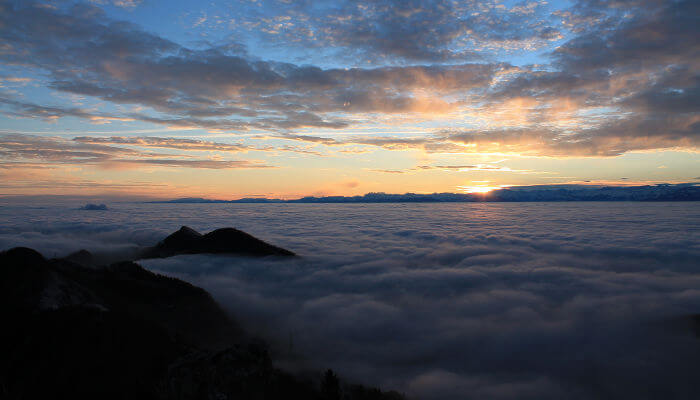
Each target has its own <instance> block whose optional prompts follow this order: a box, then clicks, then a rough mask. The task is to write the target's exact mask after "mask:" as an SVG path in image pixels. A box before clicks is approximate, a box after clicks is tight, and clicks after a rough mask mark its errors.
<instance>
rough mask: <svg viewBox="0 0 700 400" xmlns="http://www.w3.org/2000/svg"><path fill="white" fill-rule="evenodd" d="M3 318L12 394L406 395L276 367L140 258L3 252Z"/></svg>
mask: <svg viewBox="0 0 700 400" xmlns="http://www.w3.org/2000/svg"><path fill="white" fill-rule="evenodd" d="M73 257H74V258H75V257H78V258H79V260H85V259H89V253H87V252H82V253H79V254H77V255H73ZM0 312H1V313H2V319H3V329H0V354H2V357H0V398H2V399H45V398H70V399H234V398H235V399H340V398H341V394H342V398H344V399H398V398H401V396H399V395H398V394H396V393H383V392H381V391H379V390H376V389H366V388H364V387H361V386H348V385H341V384H340V383H339V382H338V380H337V378H336V377H335V375H334V374H332V373H328V374H326V376H325V377H324V378H323V379H321V378H319V379H315V380H314V379H300V378H298V377H295V376H293V375H291V374H288V373H285V372H283V371H281V370H279V369H277V368H275V367H274V366H273V363H272V360H271V359H270V357H269V355H268V352H267V350H266V346H265V345H264V343H262V342H261V341H259V340H254V339H251V338H249V337H247V336H246V335H245V334H244V333H243V331H242V330H241V329H240V328H239V327H238V326H237V325H236V324H235V323H234V322H233V321H231V320H230V319H229V318H228V317H227V315H226V314H225V313H224V312H223V311H222V310H221V308H220V307H219V306H218V305H217V304H216V303H215V302H214V301H213V299H212V298H211V296H210V295H209V294H208V293H207V292H206V291H204V290H203V289H201V288H198V287H195V286H192V285H190V284H188V283H186V282H183V281H180V280H178V279H174V278H169V277H165V276H161V275H157V274H154V273H151V272H149V271H147V270H145V269H143V268H142V267H141V266H139V265H138V264H135V263H133V262H122V263H117V264H112V265H109V266H104V267H97V268H95V267H85V266H81V265H80V264H78V263H76V262H74V261H71V260H70V259H52V260H47V259H45V258H44V257H43V256H42V255H41V254H39V253H37V252H36V251H34V250H31V249H28V248H15V249H11V250H8V251H5V252H0Z"/></svg>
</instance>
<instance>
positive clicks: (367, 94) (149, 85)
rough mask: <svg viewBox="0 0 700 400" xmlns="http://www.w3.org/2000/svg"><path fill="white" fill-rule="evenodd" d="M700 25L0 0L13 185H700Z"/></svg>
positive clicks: (333, 7)
mask: <svg viewBox="0 0 700 400" xmlns="http://www.w3.org/2000/svg"><path fill="white" fill-rule="evenodd" d="M698 16H700V2H697V1H653V0H646V1H644V0H641V1H635V0H630V1H625V0H622V1H609V2H606V1H596V0H590V1H578V2H568V1H551V2H547V1H498V0H497V1H449V0H444V1H432V2H426V1H401V2H399V1H381V0H377V1H364V0H361V1H342V0H337V1H328V2H325V1H324V2H320V1H291V0H270V1H267V0H252V1H211V2H200V1H194V0H171V1H162V0H142V1H139V0H93V1H91V2H85V3H74V2H70V1H52V2H37V3H33V2H31V1H27V0H21V1H7V0H0V195H18V194H23V195H37V194H65V195H82V194H84V195H133V196H154V197H161V198H171V197H181V196H199V197H213V198H223V199H229V198H239V197H248V196H266V197H281V198H294V197H299V196H304V195H331V194H333V195H335V194H338V195H355V194H363V193H367V192H373V191H384V192H391V193H404V192H417V193H425V192H460V191H473V190H486V189H487V188H493V187H500V186H505V185H535V184H555V183H589V182H590V183H614V184H638V183H659V182H669V183H673V182H693V181H698V180H700V156H699V155H698V145H699V144H700V113H699V112H698V111H699V110H700V75H699V72H698V71H700V40H698V37H700V21H699V19H700V18H699V17H698ZM480 188H481V189H480Z"/></svg>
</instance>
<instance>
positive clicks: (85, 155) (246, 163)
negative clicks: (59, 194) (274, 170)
mask: <svg viewBox="0 0 700 400" xmlns="http://www.w3.org/2000/svg"><path fill="white" fill-rule="evenodd" d="M121 142H122V143H120V140H119V139H115V138H109V139H106V140H100V139H96V140H91V139H90V138H86V137H79V138H74V139H73V140H67V139H62V138H58V137H46V136H35V135H19V134H14V135H12V134H6V135H0V160H10V162H6V163H3V165H4V166H5V168H12V167H13V166H16V167H21V168H26V164H31V163H35V164H39V165H49V166H50V165H98V166H100V167H103V168H115V167H118V168H124V167H130V166H131V167H136V166H147V165H151V166H163V167H184V168H206V169H232V168H270V167H271V166H269V165H266V164H264V163H262V162H259V161H250V160H218V159H192V157H191V156H188V155H177V154H163V153H153V152H145V151H140V150H135V149H131V148H127V147H122V146H110V145H107V144H105V143H110V144H129V145H133V144H136V143H139V142H134V141H130V140H123V141H121ZM142 143H146V144H151V145H154V146H153V147H166V148H175V149H184V148H183V146H187V145H189V146H199V149H201V148H202V147H205V148H206V147H209V148H217V146H219V147H220V146H222V144H220V143H212V142H201V141H188V140H185V139H160V138H154V140H153V141H150V142H149V141H148V140H145V141H143V142H142ZM224 148H226V147H224ZM229 150H230V149H229ZM219 151H224V150H219Z"/></svg>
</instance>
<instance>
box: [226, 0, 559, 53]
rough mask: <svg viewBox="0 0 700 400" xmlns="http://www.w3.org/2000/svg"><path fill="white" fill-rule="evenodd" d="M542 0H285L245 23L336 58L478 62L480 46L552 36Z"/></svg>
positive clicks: (534, 42)
mask: <svg viewBox="0 0 700 400" xmlns="http://www.w3.org/2000/svg"><path fill="white" fill-rule="evenodd" d="M545 4H546V3H544V2H541V3H540V2H531V3H529V4H524V3H521V4H517V5H515V6H514V7H512V8H510V9H508V8H506V7H504V6H503V5H499V4H498V3H497V2H490V1H487V2H484V1H481V2H476V1H467V2H455V1H444V0H439V1H430V2H427V1H404V2H394V1H337V2H334V3H332V4H329V5H328V6H326V7H312V6H311V5H310V4H309V3H304V2H301V3H299V2H296V3H295V2H291V3H289V4H277V5H276V7H275V8H273V9H272V10H274V11H273V12H274V13H276V16H277V17H276V18H275V16H269V17H268V18H265V16H259V15H254V18H255V19H256V21H257V22H262V24H252V23H251V24H250V26H251V29H250V30H252V31H254V32H253V33H258V34H260V35H261V36H262V37H263V38H264V39H265V40H268V41H272V42H273V43H276V44H281V45H285V46H291V47H307V48H313V49H321V50H326V51H327V50H328V49H334V50H337V51H335V52H333V53H332V54H334V55H335V54H337V56H338V57H345V58H348V59H350V58H354V59H360V60H367V62H371V63H375V64H392V63H397V61H398V60H400V61H404V62H430V63H435V62H442V61H455V60H474V59H477V60H478V59H483V58H485V57H487V54H488V53H486V52H485V51H484V50H485V49H494V48H495V49H502V48H512V47H516V46H520V47H531V48H537V47H538V46H542V45H543V44H545V43H547V42H548V41H550V40H553V39H556V38H558V37H559V32H558V30H557V28H555V24H554V23H553V21H549V20H548V19H549V18H548V16H547V13H546V7H544V6H545ZM242 17H243V19H244V20H245V19H246V18H245V15H243V16H242ZM280 17H281V18H285V20H284V22H283V23H280V20H279V18H280ZM239 18H241V16H239ZM246 22H252V21H246ZM484 53H486V54H484Z"/></svg>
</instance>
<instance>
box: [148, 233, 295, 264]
mask: <svg viewBox="0 0 700 400" xmlns="http://www.w3.org/2000/svg"><path fill="white" fill-rule="evenodd" d="M203 253H212V254H233V255H243V256H254V257H263V256H283V257H290V256H294V255H295V254H294V253H293V252H291V251H289V250H286V249H283V248H281V247H277V246H273V245H271V244H269V243H266V242H264V241H262V240H260V239H258V238H256V237H254V236H252V235H249V234H247V233H245V232H243V231H240V230H238V229H235V228H221V229H217V230H215V231H212V232H209V233H207V234H205V235H202V234H201V233H199V232H197V231H195V230H194V229H192V228H190V227H187V226H183V227H181V228H180V229H179V230H178V231H177V232H175V233H173V234H171V235H170V236H168V237H166V238H165V239H163V240H162V241H161V242H160V243H158V244H157V245H156V246H153V247H149V248H147V249H145V250H144V251H143V252H142V253H141V254H140V258H164V257H171V256H175V255H179V254H203Z"/></svg>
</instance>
